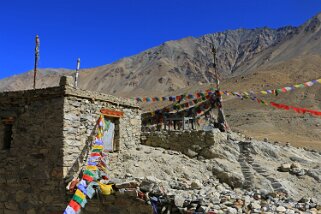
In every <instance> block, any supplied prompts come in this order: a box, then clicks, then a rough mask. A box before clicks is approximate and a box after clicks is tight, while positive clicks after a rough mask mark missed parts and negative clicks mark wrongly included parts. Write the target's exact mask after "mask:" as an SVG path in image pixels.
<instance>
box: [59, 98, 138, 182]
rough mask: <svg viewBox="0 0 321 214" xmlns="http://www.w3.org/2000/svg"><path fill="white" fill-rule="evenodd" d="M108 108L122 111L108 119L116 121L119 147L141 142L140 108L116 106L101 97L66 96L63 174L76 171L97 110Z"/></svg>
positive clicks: (84, 152)
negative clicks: (98, 98)
mask: <svg viewBox="0 0 321 214" xmlns="http://www.w3.org/2000/svg"><path fill="white" fill-rule="evenodd" d="M101 108H108V109H114V110H118V111H122V112H124V116H123V117H121V118H119V119H118V118H116V119H115V118H108V117H106V118H107V119H110V120H113V121H114V122H115V123H116V127H115V135H116V136H115V139H114V141H118V143H119V147H118V148H116V150H118V149H126V148H129V147H133V146H135V145H137V144H139V143H140V133H141V116H140V115H141V110H140V109H139V108H136V107H128V106H122V105H115V104H113V103H109V102H105V101H103V100H92V99H88V98H86V97H85V98H84V97H75V96H72V95H68V96H66V97H65V99H64V115H63V117H64V125H63V126H64V131H63V135H64V148H63V149H64V157H65V159H64V176H65V177H66V176H67V177H70V176H72V175H73V174H74V173H75V172H77V171H78V169H79V166H80V165H81V164H82V163H83V157H84V156H85V154H86V151H88V148H87V146H86V145H88V141H91V136H94V130H95V125H96V122H97V119H98V118H99V116H100V109H101Z"/></svg>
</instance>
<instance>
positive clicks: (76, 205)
mask: <svg viewBox="0 0 321 214" xmlns="http://www.w3.org/2000/svg"><path fill="white" fill-rule="evenodd" d="M69 206H70V207H71V208H73V209H74V210H75V211H76V212H78V211H79V210H80V205H79V204H78V203H77V202H76V201H74V200H71V201H70V202H69Z"/></svg>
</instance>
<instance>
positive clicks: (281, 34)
mask: <svg viewBox="0 0 321 214" xmlns="http://www.w3.org/2000/svg"><path fill="white" fill-rule="evenodd" d="M320 36H321V14H318V15H316V16H314V17H312V18H311V19H310V20H308V21H307V22H305V23H304V24H302V25H301V26H299V27H283V28H279V29H269V28H257V29H238V30H228V31H225V32H220V33H214V34H207V35H204V36H202V37H199V38H193V37H188V38H184V39H181V40H177V41H169V42H165V43H164V44H162V45H160V46H158V47H154V48H151V49H149V50H146V51H144V52H142V53H139V54H137V55H135V56H132V57H127V58H124V59H121V60H119V61H117V62H114V63H112V64H109V65H104V66H101V67H97V68H92V69H83V70H81V71H80V87H81V88H83V89H89V90H97V91H102V92H104V93H108V94H114V95H118V96H126V97H133V96H140V95H164V94H171V95H176V94H181V93H183V92H194V91H197V90H200V89H205V88H208V87H209V84H208V82H213V70H212V60H213V59H212V58H213V57H212V52H211V45H212V44H214V45H215V46H216V47H217V67H218V71H219V73H220V74H221V77H222V79H223V81H222V84H221V89H222V90H228V91H247V90H251V91H254V92H257V91H260V90H262V89H274V88H278V87H283V86H290V85H293V84H298V83H302V82H305V81H308V80H311V79H317V78H321V71H320V67H321V42H320V41H321V40H320ZM72 73H73V71H71V70H65V69H44V70H40V72H39V75H38V86H39V87H46V86H54V85H57V84H58V81H59V76H61V75H63V74H72ZM32 79H33V74H32V72H27V73H24V74H22V75H17V76H13V77H10V78H6V79H3V80H0V91H1V90H22V89H26V88H32V81H33V80H32ZM320 90H321V86H320V85H316V86H313V87H311V88H304V89H298V90H295V91H293V92H289V93H286V94H281V95H279V96H278V97H275V96H264V97H261V98H262V99H266V100H267V101H275V102H279V103H285V104H290V105H293V106H297V107H305V108H310V109H315V110H318V109H319V110H320V109H321V94H320ZM224 101H225V102H224V108H225V111H226V114H227V119H228V122H229V125H230V126H231V127H232V129H234V130H238V131H241V132H244V133H246V134H248V135H251V136H254V137H257V138H259V139H263V137H265V136H266V137H268V138H269V139H270V140H273V141H281V142H284V143H286V142H290V143H293V144H296V145H304V146H307V147H313V148H317V149H321V143H320V142H321V136H320V134H319V133H320V132H321V125H320V124H321V119H320V118H316V117H313V116H310V115H299V114H296V113H294V112H285V111H282V110H275V109H273V108H271V107H266V106H262V105H261V106H259V105H258V104H256V103H254V102H252V101H249V100H240V99H235V98H234V97H225V98H224ZM143 107H144V108H147V109H149V108H150V106H146V105H143Z"/></svg>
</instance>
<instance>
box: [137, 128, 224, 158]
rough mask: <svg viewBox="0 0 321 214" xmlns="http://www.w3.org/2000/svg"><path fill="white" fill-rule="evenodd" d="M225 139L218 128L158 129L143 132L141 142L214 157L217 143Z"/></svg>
mask: <svg viewBox="0 0 321 214" xmlns="http://www.w3.org/2000/svg"><path fill="white" fill-rule="evenodd" d="M226 141H227V134H226V133H224V132H220V131H219V130H218V129H213V130H212V131H196V130H185V131H159V132H145V133H143V134H142V144H144V145H148V146H154V147H162V148H164V149H170V150H175V151H179V152H182V153H183V154H185V155H187V156H189V157H196V156H203V157H204V158H215V157H217V155H218V153H217V152H216V151H215V148H216V145H217V144H218V143H223V142H226Z"/></svg>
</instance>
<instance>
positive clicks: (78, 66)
mask: <svg viewBox="0 0 321 214" xmlns="http://www.w3.org/2000/svg"><path fill="white" fill-rule="evenodd" d="M79 68H80V58H78V59H77V66H76V74H75V85H74V86H75V88H78V78H79Z"/></svg>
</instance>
